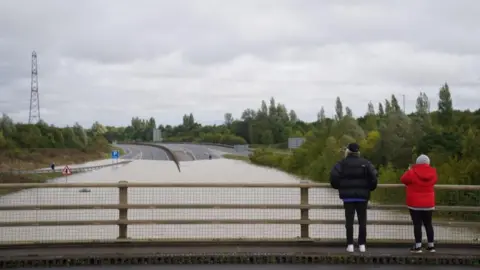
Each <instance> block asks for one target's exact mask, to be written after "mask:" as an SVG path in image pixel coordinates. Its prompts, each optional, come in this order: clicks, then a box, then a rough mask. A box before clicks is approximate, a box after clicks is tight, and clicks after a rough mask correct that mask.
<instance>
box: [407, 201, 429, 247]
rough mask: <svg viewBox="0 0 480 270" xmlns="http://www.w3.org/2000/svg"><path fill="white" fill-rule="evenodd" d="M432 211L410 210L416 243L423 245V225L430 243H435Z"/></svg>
mask: <svg viewBox="0 0 480 270" xmlns="http://www.w3.org/2000/svg"><path fill="white" fill-rule="evenodd" d="M432 214H433V211H431V210H412V209H410V217H412V223H413V235H414V236H415V243H422V225H423V226H424V227H425V231H426V232H427V240H428V243H433V240H434V233H433V225H432Z"/></svg>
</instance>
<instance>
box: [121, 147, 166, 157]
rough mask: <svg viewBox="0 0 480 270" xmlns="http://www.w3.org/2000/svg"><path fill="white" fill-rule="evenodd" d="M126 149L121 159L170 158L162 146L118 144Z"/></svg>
mask: <svg viewBox="0 0 480 270" xmlns="http://www.w3.org/2000/svg"><path fill="white" fill-rule="evenodd" d="M116 146H117V147H120V148H122V149H123V150H124V151H125V155H123V156H121V157H120V158H121V159H143V160H169V158H168V154H167V153H166V152H165V151H164V150H163V149H161V148H156V147H150V146H143V145H121V144H120V145H116Z"/></svg>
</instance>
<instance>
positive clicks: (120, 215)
mask: <svg viewBox="0 0 480 270" xmlns="http://www.w3.org/2000/svg"><path fill="white" fill-rule="evenodd" d="M378 189H379V190H384V191H386V192H391V194H392V196H393V194H395V192H398V191H401V192H403V186H402V185H396V184H384V185H379V188H378ZM436 189H437V193H441V192H446V193H448V194H451V197H452V200H451V202H452V204H453V203H456V204H457V205H439V206H437V208H436V218H435V220H434V225H435V230H436V231H435V232H436V240H437V242H438V243H460V244H472V245H478V244H479V238H480V233H479V229H480V222H479V220H480V219H479V218H478V216H479V212H478V209H479V206H480V199H479V196H478V194H479V193H480V192H479V191H480V186H467V185H438V186H437V187H436ZM20 190H21V191H20ZM9 191H14V192H13V193H10V194H8V195H5V196H3V197H0V244H9V245H13V244H22V243H32V242H35V243H55V242H65V243H75V242H91V241H94V242H96V243H98V242H112V241H125V240H129V241H136V240H138V241H146V240H148V241H159V242H162V241H197V240H198V241H200V240H202V241H205V240H207V241H219V240H229V239H230V240H232V239H234V240H239V241H268V240H272V239H273V240H275V241H294V240H295V241H299V240H305V241H307V240H308V241H310V240H321V241H323V242H325V241H327V242H329V241H330V242H331V241H333V242H335V241H336V242H340V243H342V244H343V242H344V239H345V233H344V230H345V229H344V225H343V224H344V212H343V210H342V207H343V206H342V204H341V201H340V200H339V199H338V195H337V193H336V192H335V191H333V190H331V188H329V185H328V184H297V183H295V184H280V183H276V184H273V183H262V184H238V183H128V182H126V181H123V182H119V183H61V184H60V183H48V184H33V183H31V184H30V183H29V184H0V194H6V193H8V192H9ZM375 192H377V191H375ZM378 192H381V191H378ZM448 194H447V195H445V196H448ZM475 196H476V197H475ZM464 197H465V198H464ZM467 197H468V198H467ZM461 203H463V204H464V205H460V204H461ZM368 224H369V226H368V238H369V241H374V242H375V241H381V242H391V243H400V242H406V243H411V242H412V239H413V235H412V227H411V221H410V218H409V216H408V212H407V211H406V207H405V206H404V205H402V204H396V205H384V204H379V203H371V204H370V210H369V212H368Z"/></svg>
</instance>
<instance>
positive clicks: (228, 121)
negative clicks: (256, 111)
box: [223, 113, 233, 126]
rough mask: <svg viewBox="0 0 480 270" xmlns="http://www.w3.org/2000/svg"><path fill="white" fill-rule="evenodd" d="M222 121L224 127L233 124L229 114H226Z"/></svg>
mask: <svg viewBox="0 0 480 270" xmlns="http://www.w3.org/2000/svg"><path fill="white" fill-rule="evenodd" d="M223 119H224V120H225V125H227V126H230V125H232V123H233V116H232V114H231V113H226V114H225V115H224V116H223Z"/></svg>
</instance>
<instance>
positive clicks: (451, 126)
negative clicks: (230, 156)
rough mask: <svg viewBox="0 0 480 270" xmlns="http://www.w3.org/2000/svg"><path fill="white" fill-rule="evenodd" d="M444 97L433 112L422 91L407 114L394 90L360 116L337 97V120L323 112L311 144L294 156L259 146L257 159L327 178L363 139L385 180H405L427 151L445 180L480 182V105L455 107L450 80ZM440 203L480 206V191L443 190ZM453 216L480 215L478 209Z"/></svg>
mask: <svg viewBox="0 0 480 270" xmlns="http://www.w3.org/2000/svg"><path fill="white" fill-rule="evenodd" d="M438 97H439V102H438V104H437V106H436V107H437V110H436V111H433V112H432V111H430V101H429V99H428V97H427V95H426V94H425V93H420V95H419V96H418V98H417V102H416V111H415V112H414V113H411V114H409V115H406V114H405V113H404V112H403V111H402V110H401V108H400V106H399V104H398V101H397V99H396V97H395V96H394V95H392V96H391V97H390V99H387V100H385V101H384V102H383V103H380V104H378V106H377V108H376V109H375V107H374V105H373V104H372V103H369V104H368V105H367V106H366V107H367V113H366V114H365V115H364V116H362V117H359V118H357V119H355V118H354V117H353V116H352V113H351V110H349V109H348V107H345V109H344V106H343V104H342V102H341V100H340V99H339V98H337V100H336V104H335V108H336V115H335V117H334V119H329V118H326V117H325V116H324V115H323V114H322V113H320V114H319V119H318V121H317V122H316V123H314V124H313V126H312V128H311V129H310V130H309V131H308V132H307V133H305V134H304V137H305V138H306V141H305V143H304V144H303V145H302V146H301V147H300V148H299V149H296V150H295V151H293V153H292V155H282V154H279V153H278V152H274V151H269V150H258V151H256V152H255V153H254V154H253V155H252V157H251V161H252V162H253V163H255V164H259V165H264V166H270V167H275V168H279V169H282V170H284V171H286V172H289V173H293V174H296V175H299V176H302V177H306V178H309V179H313V180H315V181H319V182H326V181H328V179H329V173H330V170H331V168H332V166H333V165H334V163H335V162H337V161H338V160H339V159H341V158H342V157H343V155H344V149H345V146H346V145H347V144H348V143H350V142H358V143H360V146H361V153H362V155H363V156H364V157H366V158H368V159H370V160H371V161H372V163H374V165H375V166H376V167H377V168H378V170H379V176H380V183H399V178H400V176H401V175H402V174H403V173H404V172H405V170H406V169H407V167H408V166H409V164H412V163H414V162H415V159H416V157H417V156H418V155H419V154H427V155H428V156H429V157H430V159H431V162H432V165H433V166H435V167H436V168H437V172H438V175H439V183H441V184H465V185H479V184H480V110H476V111H474V112H471V111H468V110H467V111H460V110H455V109H454V108H453V105H452V98H451V93H450V89H449V86H448V85H447V84H445V85H443V86H442V87H441V89H440V91H439V94H438ZM322 111H323V110H322ZM373 199H375V200H378V201H384V202H388V203H394V202H398V203H403V202H404V191H403V190H398V189H397V190H392V189H381V190H377V191H376V192H374V194H373ZM437 202H438V203H439V204H442V205H457V204H458V205H475V206H480V193H479V192H473V191H472V192H446V191H441V192H439V193H438V194H437ZM448 215H449V217H454V218H457V217H461V218H462V219H464V218H476V219H480V217H479V215H478V214H473V215H472V214H469V213H449V214H448Z"/></svg>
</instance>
